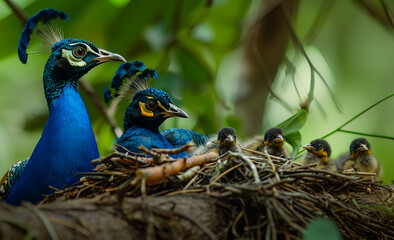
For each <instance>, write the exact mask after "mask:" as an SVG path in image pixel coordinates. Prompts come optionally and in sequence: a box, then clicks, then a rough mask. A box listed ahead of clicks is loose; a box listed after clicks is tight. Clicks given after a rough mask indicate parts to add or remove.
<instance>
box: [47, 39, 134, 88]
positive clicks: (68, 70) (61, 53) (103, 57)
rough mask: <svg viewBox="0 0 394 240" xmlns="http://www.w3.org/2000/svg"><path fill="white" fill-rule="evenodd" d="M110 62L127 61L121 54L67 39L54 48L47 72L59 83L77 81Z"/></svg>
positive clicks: (84, 42) (86, 42) (78, 40)
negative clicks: (95, 68) (97, 67)
mask: <svg viewBox="0 0 394 240" xmlns="http://www.w3.org/2000/svg"><path fill="white" fill-rule="evenodd" d="M108 61H123V62H125V61H126V60H125V59H124V58H123V57H122V56H120V55H119V54H116V53H111V52H108V51H106V50H103V49H99V48H98V47H96V46H95V45H94V44H92V43H90V42H88V41H85V40H80V39H74V38H67V39H64V40H61V41H59V42H56V43H55V44H54V45H53V46H52V54H51V56H50V57H49V59H48V61H47V65H46V71H50V72H52V73H50V74H52V77H54V78H55V79H57V80H58V81H59V80H65V81H67V80H68V81H77V80H78V79H79V78H81V77H82V76H83V75H84V74H86V73H87V72H88V71H89V70H91V69H92V68H94V67H96V66H97V65H99V64H101V63H104V62H108Z"/></svg>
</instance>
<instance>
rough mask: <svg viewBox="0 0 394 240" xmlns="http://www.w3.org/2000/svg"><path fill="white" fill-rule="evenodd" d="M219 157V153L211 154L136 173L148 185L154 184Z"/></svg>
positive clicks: (140, 170)
mask: <svg viewBox="0 0 394 240" xmlns="http://www.w3.org/2000/svg"><path fill="white" fill-rule="evenodd" d="M217 157H218V154H217V153H213V152H211V153H207V154H203V155H200V156H194V157H191V158H188V159H178V160H177V161H175V162H173V163H171V164H168V165H164V166H157V167H148V168H143V169H138V170H137V172H136V173H137V176H138V178H139V179H146V183H148V184H154V183H158V182H160V181H163V180H164V179H165V178H166V177H167V176H171V175H174V174H177V173H178V172H180V171H182V170H183V169H187V168H191V167H194V166H196V165H201V164H204V163H207V162H209V161H212V160H213V159H215V158H217Z"/></svg>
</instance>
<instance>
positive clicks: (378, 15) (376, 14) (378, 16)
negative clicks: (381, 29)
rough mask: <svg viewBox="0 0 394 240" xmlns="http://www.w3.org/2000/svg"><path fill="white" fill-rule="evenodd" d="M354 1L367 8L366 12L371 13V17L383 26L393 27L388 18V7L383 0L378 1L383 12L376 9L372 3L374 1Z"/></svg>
mask: <svg viewBox="0 0 394 240" xmlns="http://www.w3.org/2000/svg"><path fill="white" fill-rule="evenodd" d="M355 2H356V3H358V5H360V6H361V7H363V8H364V9H365V10H367V11H368V13H369V14H370V15H371V17H373V18H374V19H375V20H377V21H378V22H380V23H381V24H383V25H384V26H385V27H391V28H394V25H393V21H392V19H391V18H390V13H389V12H390V8H387V7H385V3H384V1H380V3H381V5H382V6H383V9H384V10H385V12H382V11H381V10H380V9H378V8H377V7H376V5H375V4H374V3H373V2H374V1H369V0H356V1H355ZM386 6H387V3H386Z"/></svg>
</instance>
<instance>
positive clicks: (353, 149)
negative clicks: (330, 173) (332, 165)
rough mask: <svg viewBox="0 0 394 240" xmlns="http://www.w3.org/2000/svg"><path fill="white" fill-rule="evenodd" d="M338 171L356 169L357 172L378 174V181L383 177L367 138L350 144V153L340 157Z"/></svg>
mask: <svg viewBox="0 0 394 240" xmlns="http://www.w3.org/2000/svg"><path fill="white" fill-rule="evenodd" d="M337 168H338V171H340V172H342V171H344V170H349V169H354V170H355V171H356V172H370V173H376V179H374V180H377V178H378V177H380V176H381V175H382V167H381V165H380V162H379V161H378V160H377V159H376V158H375V157H374V156H373V155H372V150H371V145H370V144H369V142H368V141H367V139H365V138H356V139H354V140H353V141H352V143H351V144H350V153H349V154H346V155H345V156H341V157H339V160H338V161H337Z"/></svg>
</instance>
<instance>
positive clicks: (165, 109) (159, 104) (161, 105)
mask: <svg viewBox="0 0 394 240" xmlns="http://www.w3.org/2000/svg"><path fill="white" fill-rule="evenodd" d="M157 105H158V106H159V107H160V108H162V109H163V110H164V111H166V112H168V109H167V108H165V107H164V106H163V104H161V102H159V101H157Z"/></svg>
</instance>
